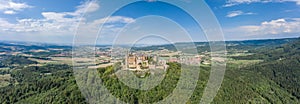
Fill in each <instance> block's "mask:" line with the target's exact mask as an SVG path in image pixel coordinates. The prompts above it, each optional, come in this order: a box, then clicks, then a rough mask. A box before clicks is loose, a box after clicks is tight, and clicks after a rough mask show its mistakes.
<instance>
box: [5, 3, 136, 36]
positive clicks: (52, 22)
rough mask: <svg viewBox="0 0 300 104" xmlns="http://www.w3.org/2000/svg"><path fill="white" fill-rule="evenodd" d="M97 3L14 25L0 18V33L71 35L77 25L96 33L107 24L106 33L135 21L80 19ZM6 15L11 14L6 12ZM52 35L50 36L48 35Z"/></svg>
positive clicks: (20, 20)
mask: <svg viewBox="0 0 300 104" xmlns="http://www.w3.org/2000/svg"><path fill="white" fill-rule="evenodd" d="M99 7H100V6H99V4H98V2H95V1H87V2H84V3H82V4H81V5H79V6H77V10H75V11H74V12H42V13H41V15H42V16H43V18H41V19H17V22H16V23H10V22H8V21H7V20H6V19H3V18H0V32H2V33H8V32H12V33H14V32H16V33H21V34H23V33H24V32H25V33H32V32H37V33H39V34H42V35H47V34H49V35H55V34H56V35H73V34H74V31H76V29H77V26H78V24H79V23H81V24H83V27H85V28H86V29H85V30H86V33H87V34H89V33H88V32H97V31H98V28H99V26H100V25H101V24H104V23H107V24H106V25H105V26H104V30H105V31H107V32H111V31H117V30H119V27H120V26H119V24H127V23H132V22H134V21H135V20H134V19H133V18H129V17H123V16H112V17H104V18H99V19H95V20H94V21H90V22H88V21H85V20H86V19H85V18H82V15H83V14H84V13H91V12H95V11H97V10H98V9H99ZM7 13H13V12H12V11H7ZM50 33H52V34H50Z"/></svg>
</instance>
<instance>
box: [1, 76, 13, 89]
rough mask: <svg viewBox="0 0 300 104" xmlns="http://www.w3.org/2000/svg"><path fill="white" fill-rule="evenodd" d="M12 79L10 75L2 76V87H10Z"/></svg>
mask: <svg viewBox="0 0 300 104" xmlns="http://www.w3.org/2000/svg"><path fill="white" fill-rule="evenodd" d="M10 79H11V76H10V74H5V75H0V87H5V86H8V85H9V84H10V82H9V80H10Z"/></svg>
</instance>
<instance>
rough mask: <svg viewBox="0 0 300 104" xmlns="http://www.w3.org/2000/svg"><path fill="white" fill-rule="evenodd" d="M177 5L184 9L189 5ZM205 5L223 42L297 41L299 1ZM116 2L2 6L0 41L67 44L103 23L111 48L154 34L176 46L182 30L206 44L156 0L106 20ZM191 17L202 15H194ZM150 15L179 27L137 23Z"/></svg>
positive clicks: (35, 1) (215, 0)
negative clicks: (114, 43)
mask: <svg viewBox="0 0 300 104" xmlns="http://www.w3.org/2000/svg"><path fill="white" fill-rule="evenodd" d="M178 1H179V2H182V3H187V4H188V3H190V2H191V1H193V0H178ZM205 1H206V3H207V4H208V6H209V7H210V8H211V10H212V11H213V13H214V14H215V16H216V18H217V19H218V21H219V23H220V25H221V27H222V29H223V33H224V37H225V40H248V39H270V38H287V37H299V36H300V0H205ZM119 2H125V1H124V0H120V1H119ZM119 2H117V1H112V0H93V1H91V0H1V1H0V40H15V41H34V42H49V43H72V41H73V36H74V34H75V32H76V31H77V26H78V23H81V24H82V25H83V26H84V28H85V29H82V30H84V34H87V37H88V35H89V34H96V33H97V32H98V29H99V26H101V24H104V22H105V20H106V19H107V20H108V21H107V23H106V24H105V25H104V27H103V32H102V33H101V34H100V37H99V39H98V43H99V44H111V43H112V41H113V40H114V39H115V38H116V37H117V36H116V34H122V35H123V34H124V35H125V36H126V34H127V35H128V36H132V37H136V36H138V35H140V34H143V33H150V32H151V31H154V30H155V31H156V33H157V34H160V33H161V34H172V37H174V39H173V40H174V41H175V42H180V41H188V40H182V38H181V37H182V36H183V35H181V34H185V31H184V30H182V28H184V29H186V31H188V32H189V31H192V34H191V37H192V38H193V40H194V41H205V40H206V39H205V35H204V34H203V32H202V31H199V30H197V29H196V27H197V25H196V24H195V22H193V20H192V19H191V18H190V16H189V15H188V14H185V13H184V12H182V10H180V9H178V8H177V7H174V6H172V5H168V4H165V3H161V2H157V1H156V0H146V1H145V2H139V3H134V4H131V5H128V6H125V7H123V8H121V10H120V11H117V12H116V13H114V14H113V15H112V16H111V17H110V18H107V14H109V13H107V12H108V11H111V10H116V9H117V8H113V7H114V5H117V4H118V3H119ZM195 11H197V12H198V11H199V12H201V10H197V9H195ZM84 14H85V15H84ZM150 14H151V15H158V16H166V17H168V18H169V19H171V20H173V22H176V23H177V24H179V25H180V26H173V25H174V24H173V23H172V21H171V20H167V19H165V18H161V19H158V20H156V21H152V20H149V18H148V20H147V19H145V20H147V21H145V20H144V21H140V20H139V19H140V18H138V17H141V16H147V15H150ZM138 21H139V22H138ZM154 22H157V23H161V27H160V26H158V25H160V24H153V23H154ZM130 24H131V25H130ZM151 24H152V25H151ZM146 25H148V26H146ZM175 25H176V24H175ZM126 26H127V27H126ZM125 27H126V29H125ZM129 29H132V30H129ZM120 31H121V32H120ZM142 31H143V32H142ZM144 31H145V32H144ZM119 32H120V33H119ZM129 34H131V35H129ZM132 34H134V35H132ZM166 37H167V35H166Z"/></svg>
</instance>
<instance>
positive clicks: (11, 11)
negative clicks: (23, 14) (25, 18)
mask: <svg viewBox="0 0 300 104" xmlns="http://www.w3.org/2000/svg"><path fill="white" fill-rule="evenodd" d="M3 13H4V14H16V13H17V12H15V11H13V10H6V11H4V12H3Z"/></svg>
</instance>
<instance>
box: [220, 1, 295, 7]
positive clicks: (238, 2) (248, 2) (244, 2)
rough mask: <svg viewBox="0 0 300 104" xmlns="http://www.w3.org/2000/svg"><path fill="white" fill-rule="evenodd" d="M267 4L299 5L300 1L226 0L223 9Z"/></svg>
mask: <svg viewBox="0 0 300 104" xmlns="http://www.w3.org/2000/svg"><path fill="white" fill-rule="evenodd" d="M268 2H278V3H280V2H294V3H296V4H297V5H300V0H227V1H226V4H225V5H224V7H230V6H235V5H239V4H251V3H268Z"/></svg>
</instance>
